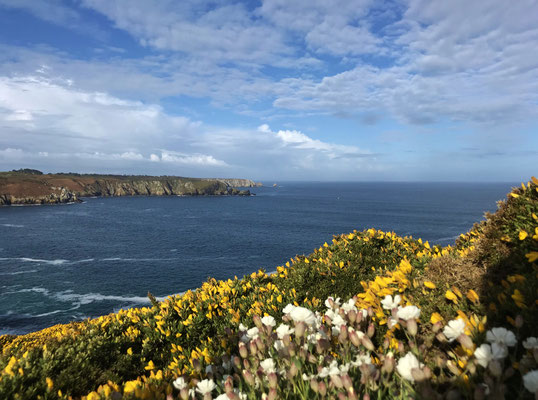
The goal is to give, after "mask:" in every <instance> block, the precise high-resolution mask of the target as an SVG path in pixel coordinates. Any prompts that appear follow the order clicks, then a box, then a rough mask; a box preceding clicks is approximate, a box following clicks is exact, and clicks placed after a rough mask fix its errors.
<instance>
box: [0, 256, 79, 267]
mask: <svg viewBox="0 0 538 400" xmlns="http://www.w3.org/2000/svg"><path fill="white" fill-rule="evenodd" d="M10 260H18V261H23V262H34V263H42V264H50V265H61V264H65V263H67V262H69V260H63V259H58V260H42V259H39V258H29V257H11V258H0V261H10Z"/></svg>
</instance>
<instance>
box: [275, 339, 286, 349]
mask: <svg viewBox="0 0 538 400" xmlns="http://www.w3.org/2000/svg"><path fill="white" fill-rule="evenodd" d="M273 347H274V348H275V350H276V351H280V350H283V349H284V347H286V346H284V342H283V341H282V340H275V343H273Z"/></svg>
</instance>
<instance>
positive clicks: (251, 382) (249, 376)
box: [243, 369, 255, 386]
mask: <svg viewBox="0 0 538 400" xmlns="http://www.w3.org/2000/svg"><path fill="white" fill-rule="evenodd" d="M243 378H245V382H246V383H247V384H248V385H250V386H254V383H255V380H254V375H252V373H251V372H250V371H247V370H246V369H244V370H243Z"/></svg>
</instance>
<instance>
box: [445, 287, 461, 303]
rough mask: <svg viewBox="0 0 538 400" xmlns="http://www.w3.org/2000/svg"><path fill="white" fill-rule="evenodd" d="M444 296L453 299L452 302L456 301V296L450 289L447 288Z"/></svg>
mask: <svg viewBox="0 0 538 400" xmlns="http://www.w3.org/2000/svg"><path fill="white" fill-rule="evenodd" d="M445 297H446V298H447V299H448V300H451V301H453V302H454V303H456V304H457V303H458V296H456V295H455V294H454V293H453V292H452V291H450V290H447V291H446V293H445Z"/></svg>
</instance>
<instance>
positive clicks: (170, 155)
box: [161, 151, 228, 167]
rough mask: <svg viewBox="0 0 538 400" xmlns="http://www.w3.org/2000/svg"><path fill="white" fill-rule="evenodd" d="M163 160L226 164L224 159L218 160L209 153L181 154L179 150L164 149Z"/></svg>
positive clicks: (213, 164)
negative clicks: (168, 150)
mask: <svg viewBox="0 0 538 400" xmlns="http://www.w3.org/2000/svg"><path fill="white" fill-rule="evenodd" d="M161 161H162V162H166V163H174V164H176V163H177V164H193V165H202V166H206V165H207V166H219V167H225V166H227V165H228V164H226V163H225V162H224V161H222V160H217V159H216V158H215V157H213V156H210V155H207V154H181V153H178V152H167V151H163V152H162V154H161Z"/></svg>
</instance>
